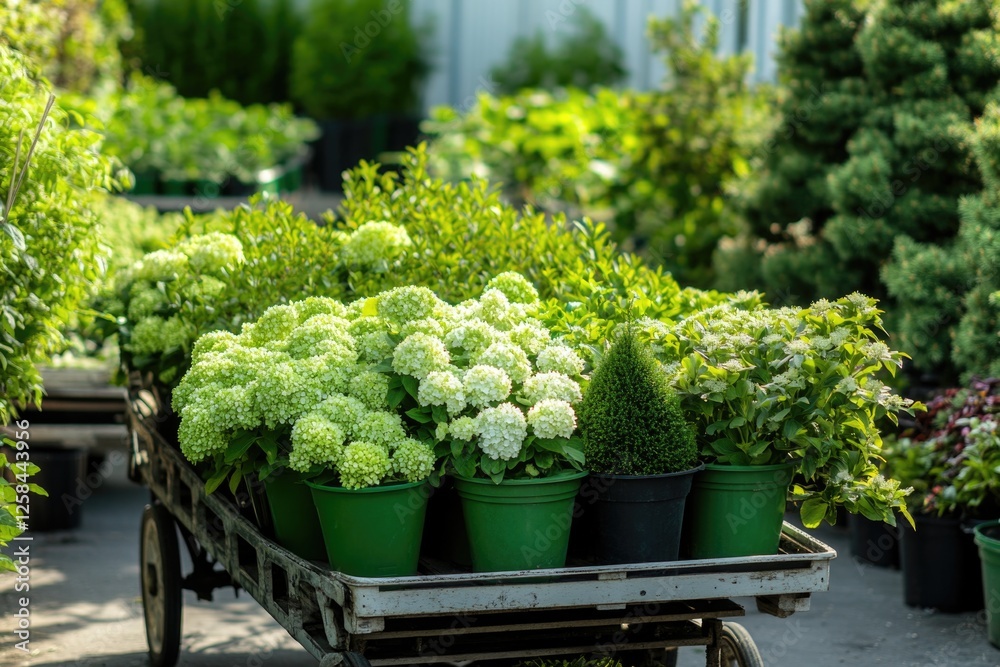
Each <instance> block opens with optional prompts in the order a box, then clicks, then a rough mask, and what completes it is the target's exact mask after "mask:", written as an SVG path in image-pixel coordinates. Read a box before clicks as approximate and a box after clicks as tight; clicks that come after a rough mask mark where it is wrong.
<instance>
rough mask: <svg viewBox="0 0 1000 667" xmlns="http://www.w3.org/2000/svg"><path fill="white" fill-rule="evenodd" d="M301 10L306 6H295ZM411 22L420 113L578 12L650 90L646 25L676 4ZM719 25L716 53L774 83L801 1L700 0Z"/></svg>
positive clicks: (484, 6)
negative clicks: (421, 68) (781, 45)
mask: <svg viewBox="0 0 1000 667" xmlns="http://www.w3.org/2000/svg"><path fill="white" fill-rule="evenodd" d="M299 2H300V3H301V5H302V6H303V7H305V6H307V5H308V0H299ZM411 2H412V3H413V16H414V21H415V22H416V23H417V24H418V25H429V26H430V30H429V32H428V37H427V46H428V51H429V57H430V60H431V63H432V65H433V71H432V73H431V74H430V76H429V77H428V78H427V81H426V83H425V85H424V91H423V100H424V105H425V106H427V107H432V106H437V105H441V104H449V105H452V106H459V107H464V106H467V105H468V104H470V102H471V100H472V99H474V96H475V94H476V93H477V92H479V91H481V90H489V89H490V81H489V71H490V69H491V68H492V67H494V66H495V65H497V64H499V63H501V62H502V61H503V60H504V59H505V58H506V55H507V52H508V50H509V49H510V47H511V44H512V43H513V42H514V40H515V39H516V38H517V37H519V36H527V35H532V34H534V33H535V32H536V31H537V30H541V31H542V32H544V33H545V34H547V35H548V36H549V37H550V38H558V36H559V35H558V33H559V31H560V30H566V29H567V28H566V26H567V25H568V22H564V21H562V20H561V19H562V18H563V17H571V15H572V14H573V13H574V12H575V11H576V10H577V7H580V6H583V7H586V8H587V9H588V10H589V11H590V12H591V13H593V14H594V15H595V16H597V17H599V18H600V19H601V20H602V21H604V22H605V25H606V26H607V27H608V34H610V35H611V36H612V37H613V38H614V39H615V40H616V41H617V42H618V44H619V45H620V46H621V48H622V51H623V53H624V54H625V65H626V67H627V69H628V71H629V77H628V79H627V80H626V82H625V85H627V86H628V87H632V88H639V89H649V88H653V87H656V86H657V85H658V84H659V83H660V81H661V80H662V78H663V76H664V68H663V64H662V62H660V58H659V57H658V56H656V55H653V54H651V53H650V52H649V43H648V41H647V40H646V20H647V19H648V17H649V16H651V15H654V14H655V15H659V16H666V15H672V14H674V13H675V12H676V11H677V9H678V7H679V6H680V3H681V0H411ZM700 2H701V3H702V4H703V5H704V6H706V7H707V8H708V9H709V10H711V11H712V12H713V13H715V14H716V16H719V17H720V20H721V21H722V31H721V34H720V50H722V51H723V52H730V53H731V52H733V51H734V50H737V49H739V48H740V46H741V42H742V46H743V47H744V48H745V49H746V50H747V51H749V52H751V53H753V55H754V63H755V74H754V76H755V78H756V79H757V80H758V81H773V80H774V78H775V76H776V74H777V68H776V64H775V61H774V53H775V49H776V47H777V42H776V38H777V36H778V31H779V29H780V26H782V25H795V24H797V23H798V20H799V18H800V17H801V15H802V0H700Z"/></svg>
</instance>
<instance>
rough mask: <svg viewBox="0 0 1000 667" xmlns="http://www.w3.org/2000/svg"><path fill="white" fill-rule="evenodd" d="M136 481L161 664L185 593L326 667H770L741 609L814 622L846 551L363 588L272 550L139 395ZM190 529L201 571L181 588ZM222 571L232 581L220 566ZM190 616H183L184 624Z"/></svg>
mask: <svg viewBox="0 0 1000 667" xmlns="http://www.w3.org/2000/svg"><path fill="white" fill-rule="evenodd" d="M130 407H131V409H130V412H129V429H130V434H131V448H132V452H131V461H132V466H133V478H134V479H136V480H137V481H141V482H142V483H144V484H146V485H147V486H149V488H150V490H151V492H152V496H153V502H152V505H151V506H150V507H147V510H146V513H145V514H144V516H143V536H142V547H143V549H142V552H143V553H142V556H141V558H142V559H143V560H142V576H143V605H144V610H145V616H146V625H147V637H148V639H149V640H150V656H151V659H152V663H153V664H154V666H156V667H159V666H161V665H163V666H169V665H173V664H174V662H175V661H176V659H177V650H178V646H176V645H174V644H177V645H179V640H180V633H179V627H180V614H181V611H180V606H181V605H180V602H179V599H180V594H179V591H180V589H181V588H188V589H191V590H194V591H195V592H196V593H197V594H198V596H199V598H202V599H211V597H212V591H213V590H214V589H216V588H221V587H225V586H235V587H238V588H243V589H244V590H246V591H247V592H248V593H249V594H250V596H251V597H253V598H254V599H255V600H257V602H259V603H260V604H261V606H263V607H264V609H266V610H267V612H268V613H269V614H270V615H271V616H273V617H274V619H275V620H276V621H277V622H278V623H279V624H280V625H281V626H282V627H284V628H285V629H286V630H287V631H288V632H289V634H290V635H291V636H292V637H294V638H295V639H296V640H297V641H298V642H299V643H300V644H301V645H302V646H303V647H304V648H305V649H306V650H307V651H308V652H309V653H310V654H312V655H313V656H314V657H316V658H317V659H318V660H319V661H320V665H321V666H322V667H330V666H332V665H337V664H341V663H344V664H347V665H352V666H358V667H367V666H369V665H371V666H374V667H379V666H382V665H387V666H388V665H408V664H426V663H432V662H457V661H461V660H479V659H501V658H502V659H516V658H532V657H542V656H553V655H581V654H597V655H615V654H619V653H621V652H624V651H628V652H629V655H636V654H635V653H633V652H637V651H649V652H652V651H654V650H662V649H666V648H672V647H679V646H704V647H705V648H706V664H707V665H708V667H719V666H721V665H741V666H745V667H754V666H756V665H762V664H763V662H762V661H761V658H760V656H759V653H758V652H757V649H756V647H755V646H754V644H753V641H752V639H751V638H750V636H749V633H747V632H746V630H745V629H743V628H742V627H741V626H739V625H736V624H734V623H728V622H723V620H722V619H724V618H733V617H739V616H742V615H744V613H745V612H744V609H743V607H742V606H741V605H739V604H737V603H736V602H735V601H733V599H732V598H736V597H754V598H756V601H757V606H758V608H759V609H760V610H761V611H764V612H766V613H769V614H772V615H775V616H779V617H785V616H788V615H790V614H792V613H794V612H796V611H805V610H808V609H809V602H810V594H811V593H814V592H819V591H824V590H827V589H828V587H829V573H830V561H831V560H832V559H833V558H835V557H836V552H835V551H834V550H833V549H831V548H830V547H829V546H827V545H825V544H823V543H822V542H820V541H818V540H816V539H814V538H812V537H811V536H809V535H808V534H806V533H804V532H802V531H800V530H798V529H796V528H794V527H793V526H791V525H789V524H787V523H786V524H785V525H784V528H783V531H782V536H781V546H780V553H778V554H775V555H770V556H751V557H745V558H720V559H712V560H697V561H677V562H671V563H641V564H628V565H610V566H591V567H564V568H559V569H548V570H544V571H539V570H530V571H523V572H503V573H446V572H443V571H441V570H440V568H435V566H434V564H433V563H426V562H424V563H422V568H421V569H422V572H424V573H422V574H420V575H417V576H412V577H393V578H381V579H379V578H363V577H351V576H347V575H344V574H342V573H339V572H336V571H333V570H331V569H330V568H329V567H327V566H326V565H325V564H321V563H316V562H310V561H306V560H303V559H302V558H300V557H298V556H296V555H295V554H293V553H291V552H289V551H287V550H286V549H284V548H282V547H280V546H279V545H277V544H275V543H274V542H272V541H270V540H269V539H267V538H266V537H265V536H264V535H263V534H262V533H261V532H260V531H259V530H258V529H257V527H256V526H255V525H254V524H253V522H251V521H250V520H248V519H247V518H246V517H245V516H244V515H243V514H241V512H240V510H239V509H238V508H237V506H236V505H234V504H233V503H232V502H230V500H228V499H226V498H224V497H222V495H221V494H215V495H206V494H205V491H204V482H203V480H202V479H201V478H200V477H199V476H198V474H197V473H196V472H195V470H194V469H193V468H192V467H191V465H190V464H188V463H187V462H186V461H185V460H184V458H183V456H182V454H181V453H180V451H179V450H178V449H177V447H176V446H174V445H172V444H171V443H169V442H167V441H166V440H165V439H164V438H163V437H162V435H161V434H160V433H159V432H157V430H156V428H155V423H154V420H153V419H152V418H151V414H152V413H151V411H150V409H149V406H148V401H147V400H145V399H143V398H142V397H141V396H138V395H137V394H136V393H135V392H133V393H132V394H131V396H130ZM171 518H172V519H173V520H175V521H176V524H177V526H178V528H179V531H180V535H181V536H182V538H183V543H184V544H185V545H186V546H187V549H188V551H189V552H190V555H191V559H192V562H193V564H194V570H193V572H191V573H190V574H188V575H187V576H186V577H184V578H181V576H180V572H179V565H177V563H178V562H179V561H178V560H177V559H176V558H175V554H173V553H170V552H171V551H172V552H176V551H177V550H178V546H177V544H178V542H177V540H176V535H170V536H167V535H165V533H167V532H168V531H169V529H170V528H169V527H170V526H171V522H170V519H171ZM217 566H219V567H221V569H218V567H217ZM175 617H176V618H175Z"/></svg>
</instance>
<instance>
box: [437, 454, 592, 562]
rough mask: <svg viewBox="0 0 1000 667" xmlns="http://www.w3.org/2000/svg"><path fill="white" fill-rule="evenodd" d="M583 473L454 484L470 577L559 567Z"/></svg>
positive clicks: (464, 480)
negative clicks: (466, 538) (465, 533)
mask: <svg viewBox="0 0 1000 667" xmlns="http://www.w3.org/2000/svg"><path fill="white" fill-rule="evenodd" d="M586 476H587V473H586V472H574V473H567V474H563V475H556V476H552V477H544V478H541V479H511V480H504V481H503V482H501V483H500V484H494V483H493V482H492V481H490V480H488V479H473V478H466V477H456V478H455V489H456V490H457V491H458V495H459V497H460V498H461V499H462V512H463V514H464V515H465V527H466V530H467V531H468V533H469V550H470V551H471V553H472V569H473V571H475V572H507V571H511V570H537V569H543V568H552V567H563V566H564V565H565V564H566V548H567V546H568V544H569V532H570V526H571V524H572V522H573V509H574V503H575V500H576V494H577V491H579V489H580V483H581V482H582V481H583V478H584V477H586Z"/></svg>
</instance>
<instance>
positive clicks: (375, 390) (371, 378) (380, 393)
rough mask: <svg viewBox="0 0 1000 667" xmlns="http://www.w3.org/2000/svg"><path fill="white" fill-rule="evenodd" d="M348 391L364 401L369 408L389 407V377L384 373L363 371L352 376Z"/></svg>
mask: <svg viewBox="0 0 1000 667" xmlns="http://www.w3.org/2000/svg"><path fill="white" fill-rule="evenodd" d="M347 393H348V395H349V396H353V397H354V398H356V399H358V400H359V401H361V402H362V403H364V404H365V407H366V408H368V409H369V410H384V409H388V407H389V403H388V400H387V399H386V397H387V395H388V393H389V378H388V377H386V376H385V375H383V374H382V373H373V372H372V371H361V372H360V373H357V374H356V375H354V376H352V377H351V379H350V381H349V384H348V389H347Z"/></svg>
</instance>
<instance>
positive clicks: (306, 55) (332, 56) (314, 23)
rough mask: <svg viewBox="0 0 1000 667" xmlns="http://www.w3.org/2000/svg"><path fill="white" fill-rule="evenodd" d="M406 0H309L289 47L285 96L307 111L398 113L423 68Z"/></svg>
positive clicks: (413, 93)
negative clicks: (288, 81)
mask: <svg viewBox="0 0 1000 667" xmlns="http://www.w3.org/2000/svg"><path fill="white" fill-rule="evenodd" d="M410 20H411V19H410V3H409V2H408V0H389V1H388V2H385V1H384V0H312V1H311V2H310V4H309V9H308V12H307V14H306V18H305V24H304V26H303V28H302V30H301V32H300V33H299V35H298V37H297V38H296V40H295V44H294V47H293V55H292V70H291V74H290V77H291V93H292V99H293V100H295V102H296V104H298V105H300V106H301V107H302V108H303V109H305V111H306V112H307V113H308V114H309V115H310V116H312V117H313V118H319V119H324V120H327V119H343V118H366V117H369V116H375V115H378V114H386V113H406V112H408V111H411V110H412V109H413V108H414V106H415V105H416V103H417V85H418V84H419V82H420V80H421V79H422V78H423V76H424V75H425V74H426V73H427V69H428V66H427V63H426V61H425V58H424V56H423V54H422V53H421V45H420V39H419V35H418V33H417V31H416V30H415V29H414V28H413V27H412V26H411V24H410Z"/></svg>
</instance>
